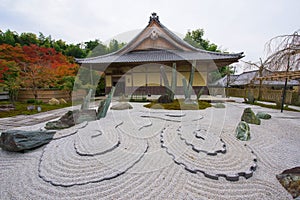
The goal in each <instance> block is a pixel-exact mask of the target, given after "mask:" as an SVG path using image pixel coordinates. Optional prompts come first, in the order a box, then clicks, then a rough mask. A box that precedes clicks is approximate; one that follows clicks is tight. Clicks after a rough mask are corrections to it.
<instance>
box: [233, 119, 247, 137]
mask: <svg viewBox="0 0 300 200" xmlns="http://www.w3.org/2000/svg"><path fill="white" fill-rule="evenodd" d="M235 136H236V138H237V139H239V140H242V141H248V140H250V127H249V125H248V124H247V123H246V122H244V121H241V122H240V123H239V124H238V126H237V127H236V129H235Z"/></svg>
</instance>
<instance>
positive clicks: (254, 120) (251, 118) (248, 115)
mask: <svg viewBox="0 0 300 200" xmlns="http://www.w3.org/2000/svg"><path fill="white" fill-rule="evenodd" d="M241 120H242V121H245V122H247V123H250V124H257V125H260V119H259V118H258V117H256V115H255V114H254V112H253V111H252V110H251V108H245V110H244V112H243V115H242V118H241Z"/></svg>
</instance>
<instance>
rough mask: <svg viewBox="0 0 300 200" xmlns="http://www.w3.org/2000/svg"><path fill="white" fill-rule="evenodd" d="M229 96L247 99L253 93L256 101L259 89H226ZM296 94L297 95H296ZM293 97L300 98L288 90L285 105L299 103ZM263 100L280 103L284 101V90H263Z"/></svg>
mask: <svg viewBox="0 0 300 200" xmlns="http://www.w3.org/2000/svg"><path fill="white" fill-rule="evenodd" d="M226 90H227V95H228V96H232V97H242V98H244V97H247V96H248V93H249V92H251V93H252V94H253V96H254V98H255V99H257V98H258V88H250V89H249V88H248V89H238V88H226ZM295 94H296V95H295ZM293 96H294V97H295V96H296V98H297V97H298V98H299V94H298V92H295V91H292V90H287V91H286V97H285V103H287V104H292V103H293V102H294V101H298V99H296V100H295V99H293ZM262 100H263V101H271V102H280V101H281V100H282V90H272V89H266V88H264V89H262Z"/></svg>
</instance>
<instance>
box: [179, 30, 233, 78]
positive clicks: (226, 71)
mask: <svg viewBox="0 0 300 200" xmlns="http://www.w3.org/2000/svg"><path fill="white" fill-rule="evenodd" d="M203 37H204V30H203V29H196V30H192V31H188V32H187V33H186V35H185V37H184V39H183V40H184V41H186V42H187V43H189V44H190V45H192V46H193V47H196V48H199V49H203V50H206V51H212V52H221V50H220V49H218V45H216V44H215V43H212V42H210V41H209V40H207V39H204V38H203ZM223 53H226V52H223ZM233 73H234V70H233V68H232V67H230V66H224V67H220V68H219V69H218V70H215V71H212V72H211V73H210V79H211V80H210V81H212V82H214V81H216V80H218V79H220V78H222V77H224V76H226V75H228V76H230V74H233Z"/></svg>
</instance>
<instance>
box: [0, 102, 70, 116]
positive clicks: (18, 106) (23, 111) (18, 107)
mask: <svg viewBox="0 0 300 200" xmlns="http://www.w3.org/2000/svg"><path fill="white" fill-rule="evenodd" d="M5 104H10V103H9V102H7V101H6V102H5V101H3V102H0V105H5ZM30 105H33V104H29V103H26V102H16V103H15V110H10V111H0V118H3V117H13V116H17V115H33V114H36V113H38V111H37V109H36V108H35V109H34V110H27V106H30ZM35 106H36V107H37V105H35ZM39 106H41V108H42V111H41V112H46V111H49V110H55V109H59V108H65V107H69V106H72V103H71V102H70V103H67V104H60V105H49V104H47V103H41V104H39Z"/></svg>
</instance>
